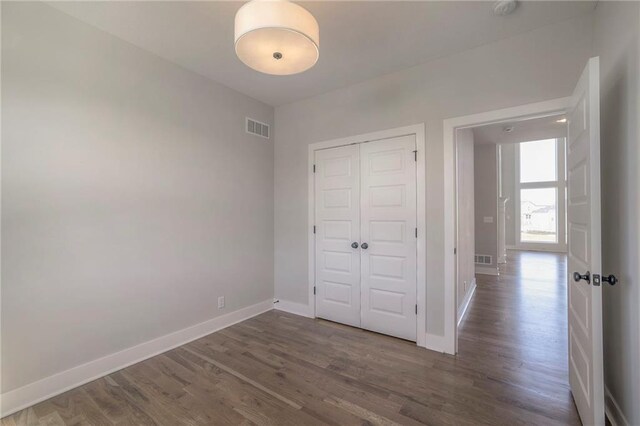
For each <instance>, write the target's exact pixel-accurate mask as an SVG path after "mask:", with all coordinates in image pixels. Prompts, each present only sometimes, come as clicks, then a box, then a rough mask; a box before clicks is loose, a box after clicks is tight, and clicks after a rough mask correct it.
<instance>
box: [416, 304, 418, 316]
mask: <svg viewBox="0 0 640 426" xmlns="http://www.w3.org/2000/svg"><path fill="white" fill-rule="evenodd" d="M416 315H418V305H416Z"/></svg>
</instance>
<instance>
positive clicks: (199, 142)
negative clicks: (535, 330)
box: [2, 2, 273, 392]
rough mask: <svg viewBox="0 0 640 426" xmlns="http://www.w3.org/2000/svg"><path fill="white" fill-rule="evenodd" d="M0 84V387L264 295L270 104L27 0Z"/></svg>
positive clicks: (14, 23) (14, 8) (8, 10)
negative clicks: (247, 121) (260, 128)
mask: <svg viewBox="0 0 640 426" xmlns="http://www.w3.org/2000/svg"><path fill="white" fill-rule="evenodd" d="M2 86H3V87H2V89H3V90H2V124H3V126H2V339H3V342H2V343H3V345H2V367H3V377H2V390H3V392H7V391H10V390H12V389H15V388H17V387H20V386H23V385H25V384H28V383H30V382H33V381H35V380H38V379H41V378H43V377H46V376H49V375H51V374H54V373H57V372H60V371H63V370H66V369H68V368H70V367H74V366H77V365H80V364H82V363H85V362H88V361H91V360H94V359H96V358H99V357H101V356H104V355H107V354H110V353H113V352H116V351H119V350H122V349H125V348H128V347H131V346H134V345H136V344H139V343H142V342H144V341H148V340H151V339H153V338H156V337H159V336H162V335H165V334H168V333H170V332H173V331H176V330H180V329H183V328H185V327H188V326H191V325H194V324H196V323H199V322H202V321H206V320H208V319H211V318H213V317H216V316H218V315H220V314H223V313H227V312H231V311H234V310H237V309H239V308H241V307H245V306H248V305H251V304H255V303H257V302H261V301H264V300H268V299H270V298H272V297H273V145H272V142H271V141H267V140H265V139H260V138H255V137H252V136H250V135H248V134H246V133H245V132H244V117H245V115H248V116H251V117H254V118H256V119H258V120H260V121H264V122H268V123H270V122H272V121H273V109H272V108H271V107H269V106H266V105H264V104H262V103H260V102H257V101H255V100H253V99H250V98H248V97H246V96H244V95H240V94H238V93H236V92H234V91H232V90H231V89H228V88H226V87H224V86H221V85H219V84H216V83H213V82H211V81H210V80H207V79H205V78H203V77H200V76H198V75H196V74H194V73H191V72H188V71H186V70H184V69H182V68H180V67H178V66H176V65H173V64H171V63H169V62H166V61H164V60H161V59H160V58H158V57H156V56H153V55H151V54H149V53H147V52H145V51H143V50H140V49H138V48H136V47H134V46H132V45H131V44H129V43H126V42H123V41H121V40H119V39H117V38H114V37H113V36H110V35H108V34H106V33H104V32H101V31H99V30H97V29H95V28H93V27H91V26H89V25H86V24H84V23H81V22H80V21H77V20H75V19H73V18H71V17H69V16H67V15H65V14H63V13H61V12H59V11H57V10H55V9H53V8H51V7H50V6H47V5H44V4H42V3H11V2H3V3H2ZM222 295H224V296H226V308H225V309H224V310H218V308H217V297H218V296H222Z"/></svg>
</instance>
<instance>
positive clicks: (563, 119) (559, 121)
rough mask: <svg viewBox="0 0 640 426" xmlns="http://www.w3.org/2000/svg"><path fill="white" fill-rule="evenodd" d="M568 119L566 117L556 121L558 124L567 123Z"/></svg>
mask: <svg viewBox="0 0 640 426" xmlns="http://www.w3.org/2000/svg"><path fill="white" fill-rule="evenodd" d="M566 122H567V119H566V118H565V117H563V118H561V119H560V120H556V123H566Z"/></svg>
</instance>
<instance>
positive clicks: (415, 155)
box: [413, 150, 418, 163]
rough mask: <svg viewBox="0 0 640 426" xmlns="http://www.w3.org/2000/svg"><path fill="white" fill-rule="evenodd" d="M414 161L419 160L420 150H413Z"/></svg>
mask: <svg viewBox="0 0 640 426" xmlns="http://www.w3.org/2000/svg"><path fill="white" fill-rule="evenodd" d="M413 161H415V162H416V163H417V162H418V151H417V150H416V151H413Z"/></svg>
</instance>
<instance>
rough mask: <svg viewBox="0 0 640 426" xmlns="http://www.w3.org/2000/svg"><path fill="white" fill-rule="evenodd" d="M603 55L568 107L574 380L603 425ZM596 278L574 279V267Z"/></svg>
mask: <svg viewBox="0 0 640 426" xmlns="http://www.w3.org/2000/svg"><path fill="white" fill-rule="evenodd" d="M599 90H600V89H599V60H598V58H597V57H596V58H591V59H590V60H589V62H588V63H587V66H586V68H585V70H584V72H583V73H582V76H581V77H580V80H579V81H578V84H577V86H576V88H575V91H574V93H573V96H572V98H571V104H570V107H569V109H568V114H567V117H568V133H567V134H568V138H567V172H568V176H567V177H568V187H569V194H568V231H569V234H568V235H569V238H568V240H569V245H568V257H569V268H568V272H569V277H568V293H569V296H568V297H569V309H568V316H569V318H568V323H569V336H568V338H569V382H570V385H571V392H572V394H573V398H574V400H575V403H576V406H577V408H578V412H579V414H580V418H581V419H582V423H583V424H585V425H604V379H603V355H602V287H601V285H600V282H599V281H600V280H599V277H598V278H596V279H594V278H595V277H594V276H593V274H594V273H595V274H600V273H601V272H600V271H601V240H600V238H601V235H600V232H601V230H600V222H601V216H600V110H599V105H600V94H599ZM587 271H589V273H590V274H591V277H590V278H591V282H590V283H589V282H587V281H586V280H584V279H581V280H579V281H575V280H574V277H573V274H574V273H575V272H577V273H579V274H581V275H585V274H587Z"/></svg>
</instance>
